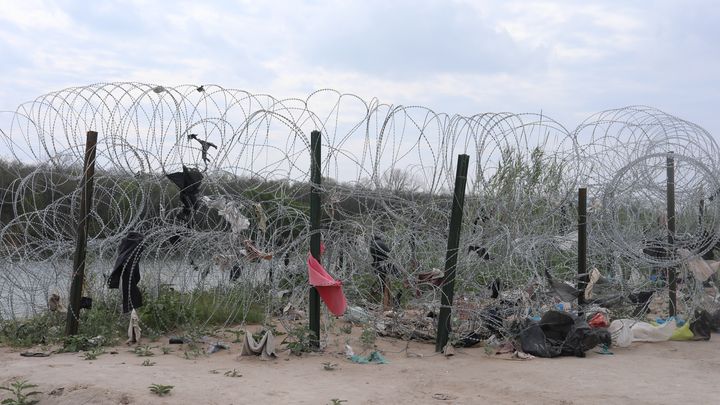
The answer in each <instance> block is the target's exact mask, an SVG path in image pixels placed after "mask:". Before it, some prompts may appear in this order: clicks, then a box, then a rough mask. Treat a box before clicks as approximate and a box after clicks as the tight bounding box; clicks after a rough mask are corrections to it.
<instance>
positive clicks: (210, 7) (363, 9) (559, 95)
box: [0, 0, 720, 137]
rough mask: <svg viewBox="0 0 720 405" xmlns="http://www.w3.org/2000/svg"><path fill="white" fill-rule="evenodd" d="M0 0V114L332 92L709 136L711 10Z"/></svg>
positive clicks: (715, 76)
mask: <svg viewBox="0 0 720 405" xmlns="http://www.w3.org/2000/svg"><path fill="white" fill-rule="evenodd" d="M203 3H205V2H201V1H190V2H184V1H176V0H173V1H160V0H156V1H155V0H153V1H150V0H149V1H144V0H122V1H93V2H90V1H43V0H22V1H19V0H0V109H4V110H7V109H14V108H15V106H17V105H18V104H19V103H21V102H23V101H28V100H31V99H33V98H34V97H35V96H37V95H40V94H43V93H47V92H49V91H52V90H58V89H62V88H65V87H68V86H77V85H82V84H88V83H94V82H110V81H140V82H148V83H154V84H164V85H178V84H187V83H192V84H207V83H213V84H218V85H221V86H223V87H228V88H238V89H245V90H249V91H252V92H262V93H269V94H272V95H274V96H275V97H278V98H285V97H296V96H301V97H302V96H305V95H307V94H308V93H309V92H311V91H312V90H316V89H321V88H334V89H337V90H340V91H343V92H348V93H355V94H358V95H360V96H361V97H363V98H365V99H370V98H372V97H378V98H379V99H380V100H381V101H382V102H385V103H390V104H403V105H418V104H419V105H424V106H427V107H430V108H432V109H434V110H436V111H441V112H447V113H460V114H473V113H478V112H499V111H511V112H539V111H541V110H542V111H543V113H544V114H546V115H549V116H551V117H554V118H556V119H558V120H559V121H561V122H562V123H563V124H565V125H566V126H568V127H574V126H575V125H577V124H578V123H579V122H580V121H581V120H582V119H583V118H585V117H587V116H588V115H589V114H591V113H593V112H597V111H600V110H604V109H608V108H615V107H621V106H626V105H632V104H644V105H650V106H654V107H657V108H660V109H662V110H664V111H666V112H669V113H672V114H675V115H677V116H679V117H682V118H685V119H688V120H690V121H693V122H695V123H697V124H699V125H701V126H703V127H705V128H706V129H707V130H709V131H710V132H711V133H713V134H714V135H715V136H716V137H718V136H719V134H720V114H718V112H717V109H718V107H720V105H719V104H720V103H718V101H720V91H719V90H720V44H718V40H719V39H720V28H718V21H720V3H719V2H717V1H716V0H707V1H702V0H698V1H694V0H686V1H671V0H653V1H646V0H642V1H633V0H624V1H584V0H582V1H581V0H578V1H530V0H520V1H516V0H491V1H481V0H476V1H472V0H456V1H452V0H444V1H422V0H413V1H404V0H402V1H396V0H380V1H375V0H363V1H340V0H338V1H321V0H304V1H301V0H297V1H279V0H273V1H260V0H254V1H209V2H207V3H208V4H203Z"/></svg>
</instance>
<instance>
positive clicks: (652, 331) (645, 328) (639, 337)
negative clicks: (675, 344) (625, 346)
mask: <svg viewBox="0 0 720 405" xmlns="http://www.w3.org/2000/svg"><path fill="white" fill-rule="evenodd" d="M675 329H677V324H676V323H675V319H671V320H669V321H667V322H665V323H664V324H662V325H660V326H654V325H651V324H649V323H647V322H636V323H635V324H634V325H633V326H632V332H633V342H665V341H667V340H670V337H671V336H672V335H673V332H675Z"/></svg>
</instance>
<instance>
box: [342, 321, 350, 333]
mask: <svg viewBox="0 0 720 405" xmlns="http://www.w3.org/2000/svg"><path fill="white" fill-rule="evenodd" d="M340 332H342V333H344V334H346V335H349V334H351V333H352V324H349V323H348V324H346V325H343V326H341V327H340Z"/></svg>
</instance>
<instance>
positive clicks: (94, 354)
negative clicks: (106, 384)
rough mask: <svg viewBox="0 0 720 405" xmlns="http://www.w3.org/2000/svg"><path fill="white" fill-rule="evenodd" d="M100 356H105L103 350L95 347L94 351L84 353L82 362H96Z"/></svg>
mask: <svg viewBox="0 0 720 405" xmlns="http://www.w3.org/2000/svg"><path fill="white" fill-rule="evenodd" d="M101 354H105V350H104V349H103V348H101V347H96V348H94V349H91V350H88V351H87V352H85V356H84V357H83V359H84V360H97V358H98V356H99V355H101Z"/></svg>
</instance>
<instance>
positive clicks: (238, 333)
mask: <svg viewBox="0 0 720 405" xmlns="http://www.w3.org/2000/svg"><path fill="white" fill-rule="evenodd" d="M226 332H229V333H232V334H233V335H235V340H233V343H242V342H243V340H242V339H241V338H240V336H242V335H245V331H244V330H242V329H238V330H233V329H227V330H226Z"/></svg>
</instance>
